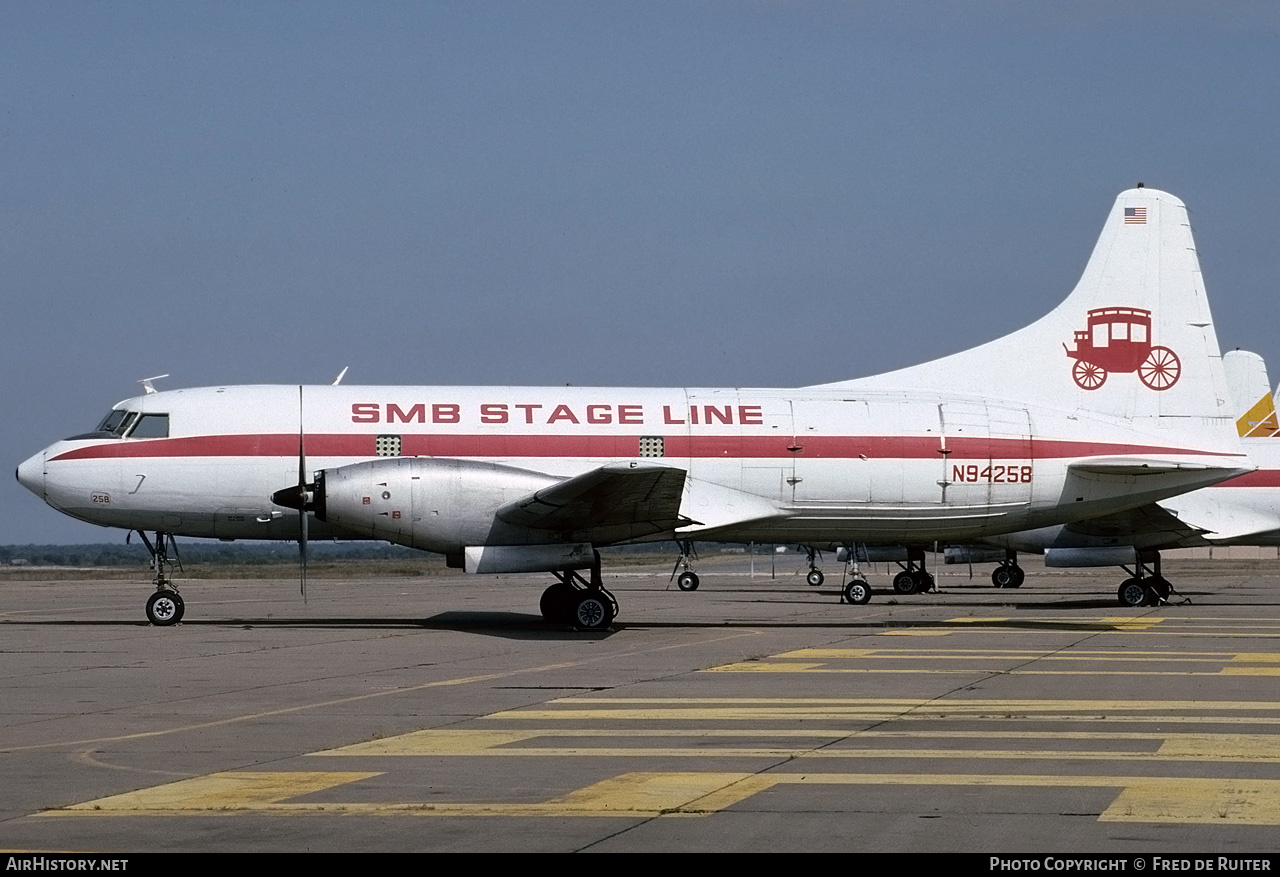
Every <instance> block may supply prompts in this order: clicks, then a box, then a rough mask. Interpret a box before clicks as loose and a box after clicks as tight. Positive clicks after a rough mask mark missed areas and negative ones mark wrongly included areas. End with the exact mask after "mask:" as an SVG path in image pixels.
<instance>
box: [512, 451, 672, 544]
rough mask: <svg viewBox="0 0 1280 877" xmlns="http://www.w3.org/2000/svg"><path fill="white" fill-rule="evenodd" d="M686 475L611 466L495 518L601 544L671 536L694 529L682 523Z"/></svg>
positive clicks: (548, 490) (663, 469)
mask: <svg viewBox="0 0 1280 877" xmlns="http://www.w3.org/2000/svg"><path fill="white" fill-rule="evenodd" d="M685 475H686V473H685V471H684V470H683V469H675V468H673V467H671V466H660V465H657V464H654V463H634V462H632V463H610V464H607V465H604V466H601V467H599V468H598V469H592V470H591V471H590V472H584V473H583V474H582V475H576V476H574V477H573V478H568V479H566V480H564V481H561V482H558V483H556V484H552V485H550V486H549V487H544V488H541V489H540V490H535V491H534V492H533V493H531V494H528V495H527V496H524V497H521V498H520V499H518V500H515V501H514V502H510V503H507V504H506V505H504V506H503V507H502V508H500V509H498V512H497V517H498V519H499V520H500V521H502V522H504V523H507V524H512V525H514V526H517V527H528V528H531V529H535V530H554V531H558V532H562V533H567V534H572V538H574V539H582V540H586V539H590V540H592V541H597V542H615V541H622V540H625V539H635V538H639V537H641V536H650V535H653V534H655V533H664V532H669V531H671V530H674V529H675V528H676V527H679V526H682V525H684V524H688V523H690V522H689V520H688V519H687V518H682V517H680V501H681V498H682V496H683V493H684V482H685Z"/></svg>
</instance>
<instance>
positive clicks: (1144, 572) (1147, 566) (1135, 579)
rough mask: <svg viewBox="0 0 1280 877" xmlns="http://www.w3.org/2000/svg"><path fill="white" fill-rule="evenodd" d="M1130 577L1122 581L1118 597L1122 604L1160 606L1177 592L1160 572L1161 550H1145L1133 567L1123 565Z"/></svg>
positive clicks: (1117, 593)
mask: <svg viewBox="0 0 1280 877" xmlns="http://www.w3.org/2000/svg"><path fill="white" fill-rule="evenodd" d="M1121 569H1123V570H1124V571H1125V572H1126V573H1128V574H1129V578H1127V579H1125V580H1124V581H1123V582H1121V583H1120V588H1119V590H1118V591H1117V592H1116V597H1117V598H1118V599H1119V600H1120V605H1121V606H1130V607H1134V606H1159V605H1161V604H1163V603H1168V602H1169V597H1170V596H1171V595H1172V594H1174V593H1175V591H1174V589H1173V585H1171V584H1169V580H1168V579H1166V578H1165V577H1164V576H1163V575H1161V574H1160V552H1159V551H1144V552H1141V553H1140V554H1139V555H1138V562H1137V564H1135V565H1134V568H1133V569H1129V567H1127V566H1122V567H1121Z"/></svg>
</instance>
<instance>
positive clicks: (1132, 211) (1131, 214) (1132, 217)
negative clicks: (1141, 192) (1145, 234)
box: [1124, 207, 1147, 225]
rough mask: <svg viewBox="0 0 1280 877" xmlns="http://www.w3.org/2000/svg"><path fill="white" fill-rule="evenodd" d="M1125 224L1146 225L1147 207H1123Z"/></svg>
mask: <svg viewBox="0 0 1280 877" xmlns="http://www.w3.org/2000/svg"><path fill="white" fill-rule="evenodd" d="M1124 224H1125V225H1146V224H1147V208H1145V207H1126V208H1125V209H1124Z"/></svg>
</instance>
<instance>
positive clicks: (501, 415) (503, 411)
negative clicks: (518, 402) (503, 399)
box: [480, 405, 507, 423]
mask: <svg viewBox="0 0 1280 877" xmlns="http://www.w3.org/2000/svg"><path fill="white" fill-rule="evenodd" d="M480 422H481V423H506V422H507V406H506V405H481V406H480Z"/></svg>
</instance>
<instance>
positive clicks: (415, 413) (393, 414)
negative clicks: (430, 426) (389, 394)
mask: <svg viewBox="0 0 1280 877" xmlns="http://www.w3.org/2000/svg"><path fill="white" fill-rule="evenodd" d="M397 419H399V421H400V422H401V423H413V422H415V421H416V422H418V423H426V421H427V406H425V405H423V404H422V403H421V402H419V403H418V404H417V405H414V406H413V407H412V408H410V409H409V410H408V411H402V410H401V409H400V406H399V405H397V404H396V403H394V402H388V403H387V423H395V422H396V420H397Z"/></svg>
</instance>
